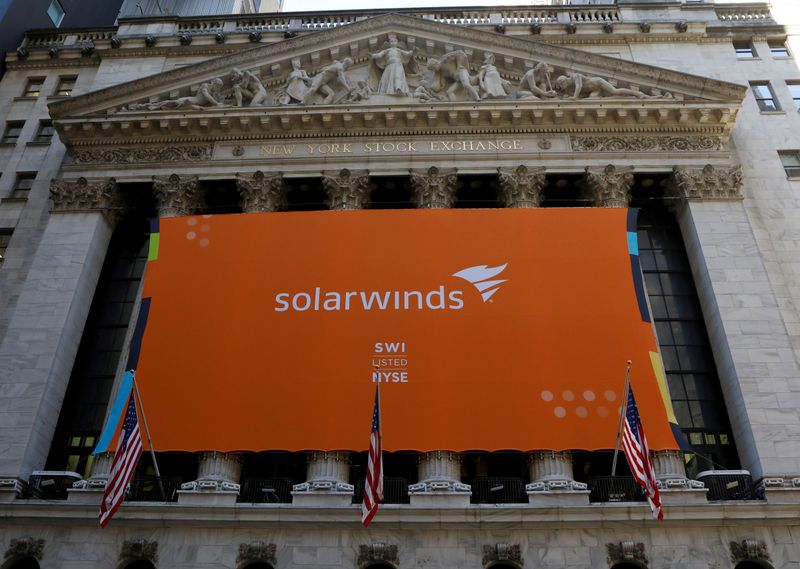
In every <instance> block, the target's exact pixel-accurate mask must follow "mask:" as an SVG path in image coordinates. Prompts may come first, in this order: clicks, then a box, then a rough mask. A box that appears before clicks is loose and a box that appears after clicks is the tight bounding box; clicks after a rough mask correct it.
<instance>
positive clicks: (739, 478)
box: [697, 470, 758, 502]
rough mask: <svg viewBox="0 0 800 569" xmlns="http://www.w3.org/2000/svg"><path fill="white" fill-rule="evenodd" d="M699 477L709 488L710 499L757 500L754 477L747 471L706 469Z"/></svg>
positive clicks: (714, 500)
mask: <svg viewBox="0 0 800 569" xmlns="http://www.w3.org/2000/svg"><path fill="white" fill-rule="evenodd" d="M697 479H698V480H699V481H701V482H702V483H704V484H705V485H706V488H708V494H706V496H707V497H708V500H709V501H710V502H716V501H719V500H757V499H758V496H757V495H756V490H755V487H754V486H753V478H752V476H750V474H749V473H747V472H746V471H743V470H742V471H740V470H732V471H727V472H726V471H721V470H717V471H706V472H701V473H700V474H698V475H697Z"/></svg>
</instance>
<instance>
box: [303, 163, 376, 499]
mask: <svg viewBox="0 0 800 569" xmlns="http://www.w3.org/2000/svg"><path fill="white" fill-rule="evenodd" d="M322 185H323V187H324V188H325V192H326V193H327V194H328V207H329V208H330V209H332V210H355V209H363V208H364V207H366V206H367V205H368V204H369V192H370V183H369V172H368V171H367V170H348V169H347V168H343V169H342V170H338V171H326V172H322ZM349 479H350V454H349V453H347V452H312V453H310V454H309V456H308V466H307V469H306V481H305V482H304V483H302V484H295V486H294V487H293V488H292V496H293V502H294V503H295V504H300V505H304V506H322V505H327V506H335V505H341V506H344V505H348V504H349V503H350V500H351V499H352V496H353V485H352V484H349V483H348V480H349Z"/></svg>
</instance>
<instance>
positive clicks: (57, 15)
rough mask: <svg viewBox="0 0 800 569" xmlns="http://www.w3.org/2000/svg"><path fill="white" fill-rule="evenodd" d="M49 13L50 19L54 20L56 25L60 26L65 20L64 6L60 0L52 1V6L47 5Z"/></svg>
mask: <svg viewBox="0 0 800 569" xmlns="http://www.w3.org/2000/svg"><path fill="white" fill-rule="evenodd" d="M47 15H48V16H50V21H52V22H53V25H54V26H55V27H58V26H60V25H61V22H62V21H63V20H64V7H63V6H62V5H61V2H59V1H58V0H53V1H52V2H50V6H48V7H47Z"/></svg>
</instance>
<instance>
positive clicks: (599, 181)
mask: <svg viewBox="0 0 800 569" xmlns="http://www.w3.org/2000/svg"><path fill="white" fill-rule="evenodd" d="M584 179H585V180H586V183H587V184H588V186H589V189H590V190H591V192H592V198H593V199H594V205H595V206H597V207H628V204H629V203H630V201H631V187H632V186H633V167H632V166H623V167H617V166H614V165H613V164H609V165H608V166H605V167H603V168H590V167H589V166H587V167H586V173H585V176H584Z"/></svg>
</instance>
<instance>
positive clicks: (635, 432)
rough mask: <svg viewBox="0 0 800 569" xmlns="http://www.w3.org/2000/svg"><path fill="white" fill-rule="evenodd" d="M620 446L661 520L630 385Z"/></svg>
mask: <svg viewBox="0 0 800 569" xmlns="http://www.w3.org/2000/svg"><path fill="white" fill-rule="evenodd" d="M622 447H623V448H624V449H625V457H626V458H627V459H628V465H630V467H631V472H632V473H633V477H634V478H635V479H636V482H638V483H639V485H640V486H641V487H642V488H644V491H645V493H646V494H647V501H648V502H649V503H650V509H651V510H652V511H653V517H654V518H656V519H659V520H663V519H664V510H663V509H662V508H661V496H660V495H659V493H658V484H657V483H656V474H655V471H654V469H653V461H652V460H651V459H650V448H649V447H648V446H647V437H646V436H645V435H644V427H643V426H642V421H641V419H640V418H639V410H638V409H637V408H636V399H635V398H634V397H633V388H632V387H629V388H628V403H627V406H626V408H625V421H624V425H623V428H622Z"/></svg>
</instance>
